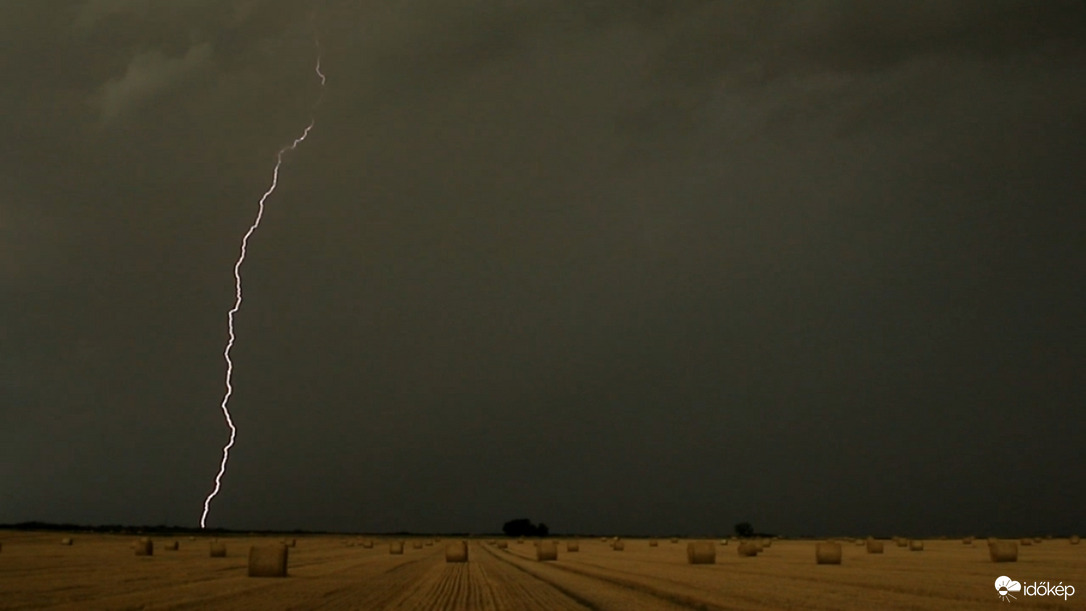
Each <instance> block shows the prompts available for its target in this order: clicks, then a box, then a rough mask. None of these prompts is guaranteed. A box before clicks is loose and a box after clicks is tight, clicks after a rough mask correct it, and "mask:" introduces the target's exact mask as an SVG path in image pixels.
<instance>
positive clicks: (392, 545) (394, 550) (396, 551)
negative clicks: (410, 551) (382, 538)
mask: <svg viewBox="0 0 1086 611" xmlns="http://www.w3.org/2000/svg"><path fill="white" fill-rule="evenodd" d="M388 553H389V554H392V555H393V556H399V555H401V554H403V541H389V542H388Z"/></svg>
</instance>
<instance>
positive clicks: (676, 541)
mask: <svg viewBox="0 0 1086 611" xmlns="http://www.w3.org/2000/svg"><path fill="white" fill-rule="evenodd" d="M671 542H672V543H678V542H679V538H678V537H672V538H671Z"/></svg>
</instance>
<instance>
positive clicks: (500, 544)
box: [498, 541, 509, 549]
mask: <svg viewBox="0 0 1086 611" xmlns="http://www.w3.org/2000/svg"><path fill="white" fill-rule="evenodd" d="M498 549H509V542H508V541H498Z"/></svg>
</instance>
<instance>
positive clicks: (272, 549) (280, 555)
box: [249, 545, 288, 577]
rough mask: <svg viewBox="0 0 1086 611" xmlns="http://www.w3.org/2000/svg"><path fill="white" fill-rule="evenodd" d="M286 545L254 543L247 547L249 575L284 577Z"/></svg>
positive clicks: (285, 574) (285, 570) (285, 571)
mask: <svg viewBox="0 0 1086 611" xmlns="http://www.w3.org/2000/svg"><path fill="white" fill-rule="evenodd" d="M287 547H288V546H286V545H254V546H252V547H250V548H249V577H286V576H287Z"/></svg>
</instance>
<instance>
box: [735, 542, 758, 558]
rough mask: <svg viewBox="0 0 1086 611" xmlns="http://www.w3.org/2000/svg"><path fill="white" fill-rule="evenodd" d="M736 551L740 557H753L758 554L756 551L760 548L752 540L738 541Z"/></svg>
mask: <svg viewBox="0 0 1086 611" xmlns="http://www.w3.org/2000/svg"><path fill="white" fill-rule="evenodd" d="M736 551H737V552H738V553H739V556H740V557H742V558H753V557H755V556H757V555H758V552H760V551H762V548H761V547H759V546H758V544H757V543H755V542H753V541H740V542H739V547H737V548H736Z"/></svg>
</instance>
